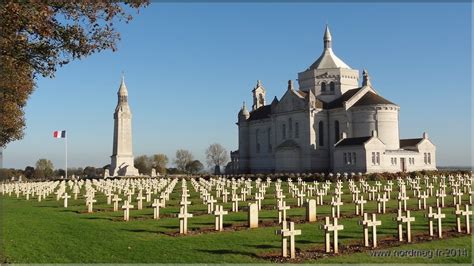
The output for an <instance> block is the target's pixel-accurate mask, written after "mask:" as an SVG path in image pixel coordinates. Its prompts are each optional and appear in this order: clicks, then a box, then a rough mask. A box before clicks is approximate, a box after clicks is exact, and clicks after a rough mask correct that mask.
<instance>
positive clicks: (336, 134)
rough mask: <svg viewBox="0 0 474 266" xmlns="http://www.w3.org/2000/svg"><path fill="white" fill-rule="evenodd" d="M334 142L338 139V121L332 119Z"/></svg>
mask: <svg viewBox="0 0 474 266" xmlns="http://www.w3.org/2000/svg"><path fill="white" fill-rule="evenodd" d="M334 139H335V141H334V143H336V142H338V141H339V121H337V120H336V121H334Z"/></svg>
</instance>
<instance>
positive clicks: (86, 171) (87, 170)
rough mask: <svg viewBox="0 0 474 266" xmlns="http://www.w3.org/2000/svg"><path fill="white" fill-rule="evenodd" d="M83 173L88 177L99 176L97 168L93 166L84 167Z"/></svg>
mask: <svg viewBox="0 0 474 266" xmlns="http://www.w3.org/2000/svg"><path fill="white" fill-rule="evenodd" d="M83 174H84V175H85V176H86V177H88V178H96V177H97V174H96V169H95V167H93V166H87V167H86V168H84V171H83Z"/></svg>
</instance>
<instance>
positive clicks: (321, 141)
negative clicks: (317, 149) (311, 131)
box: [318, 121, 324, 146]
mask: <svg viewBox="0 0 474 266" xmlns="http://www.w3.org/2000/svg"><path fill="white" fill-rule="evenodd" d="M323 126H324V123H323V121H319V125H318V136H319V146H324V128H323Z"/></svg>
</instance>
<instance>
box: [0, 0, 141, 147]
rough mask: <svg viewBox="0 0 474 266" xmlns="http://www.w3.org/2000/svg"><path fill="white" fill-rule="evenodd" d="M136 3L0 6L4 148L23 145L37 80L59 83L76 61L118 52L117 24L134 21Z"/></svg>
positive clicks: (0, 138) (0, 107) (138, 1)
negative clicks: (58, 75)
mask: <svg viewBox="0 0 474 266" xmlns="http://www.w3.org/2000/svg"><path fill="white" fill-rule="evenodd" d="M146 5H148V1H146V0H136V1H131V0H130V1H124V2H121V1H2V2H0V29H1V30H0V31H1V38H0V62H1V67H0V147H2V146H5V145H6V144H7V143H9V142H11V141H14V140H18V139H21V138H22V137H23V130H24V128H25V119H24V111H23V108H24V107H25V105H26V102H27V100H28V97H29V96H30V95H31V93H32V92H33V89H34V87H35V78H36V77H37V76H39V75H41V76H43V77H53V76H54V73H55V72H56V69H57V68H58V67H60V66H63V65H65V64H67V63H69V62H70V61H71V60H74V59H82V58H84V57H86V56H89V55H91V54H94V53H97V52H100V51H103V50H112V51H115V50H116V48H117V41H118V40H119V39H120V35H119V33H118V32H117V31H116V28H115V24H114V23H116V22H117V21H125V22H128V21H130V20H131V19H132V17H131V15H130V14H129V13H128V12H127V10H130V8H127V7H131V8H132V9H139V8H141V7H143V6H146Z"/></svg>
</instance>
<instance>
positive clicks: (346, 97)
mask: <svg viewBox="0 0 474 266" xmlns="http://www.w3.org/2000/svg"><path fill="white" fill-rule="evenodd" d="M360 89H361V88H356V89H352V90H348V91H346V92H345V93H344V94H343V95H341V97H339V98H337V99H335V100H334V101H332V102H329V103H327V104H326V106H325V108H326V109H334V108H340V107H343V106H344V102H345V101H348V100H349V99H350V98H352V96H354V95H355V94H356V93H357V92H358V91H359V90H360Z"/></svg>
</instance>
